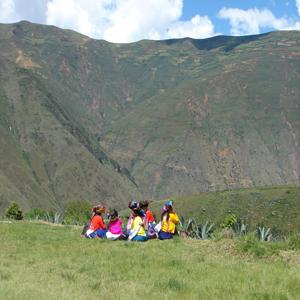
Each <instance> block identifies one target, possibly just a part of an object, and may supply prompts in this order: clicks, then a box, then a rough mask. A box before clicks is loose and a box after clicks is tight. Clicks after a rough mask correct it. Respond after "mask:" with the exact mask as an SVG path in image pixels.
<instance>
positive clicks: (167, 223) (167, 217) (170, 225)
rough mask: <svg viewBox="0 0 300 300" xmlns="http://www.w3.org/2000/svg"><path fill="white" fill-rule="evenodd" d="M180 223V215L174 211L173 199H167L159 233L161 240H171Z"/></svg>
mask: <svg viewBox="0 0 300 300" xmlns="http://www.w3.org/2000/svg"><path fill="white" fill-rule="evenodd" d="M178 223H179V217H178V215H177V214H176V213H175V212H174V211H173V201H172V200H170V201H167V202H166V203H165V205H164V207H163V212H162V215H161V229H160V231H159V233H158V238H159V239H160V240H169V239H172V238H173V235H174V234H175V229H176V225H177V224H178Z"/></svg>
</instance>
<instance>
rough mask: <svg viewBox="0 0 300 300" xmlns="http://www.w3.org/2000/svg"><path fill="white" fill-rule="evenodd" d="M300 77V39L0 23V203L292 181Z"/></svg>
mask: <svg viewBox="0 0 300 300" xmlns="http://www.w3.org/2000/svg"><path fill="white" fill-rule="evenodd" d="M299 71H300V33H299V32H277V33H270V34H265V35H259V36H249V37H224V36H220V37H214V38H211V39H207V40H193V39H180V40H168V41H141V42H138V43H132V44H111V43H107V42H105V41H100V40H92V39H90V38H88V37H85V36H82V35H80V34H77V33H75V32H72V31H66V30H61V29H58V28H56V27H52V26H42V25H35V24H31V23H28V22H20V23H18V24H12V25H0V79H1V80H0V109H1V120H0V130H1V137H0V138H1V147H0V151H1V158H0V160H1V165H0V176H1V179H2V180H1V183H0V184H1V187H0V188H1V199H0V201H1V205H0V209H1V207H4V206H6V205H7V203H8V201H9V200H10V199H11V198H15V199H19V198H21V199H23V200H22V201H23V203H26V205H27V207H31V206H34V205H36V204H41V205H44V206H50V207H51V206H52V207H53V206H61V205H62V204H63V203H64V202H66V201H70V200H74V198H76V199H91V200H93V201H94V200H96V199H99V200H103V201H105V202H106V203H107V204H109V203H112V202H113V203H114V204H115V203H118V204H119V206H122V203H123V205H124V203H125V202H127V201H128V199H129V198H130V197H131V196H135V197H139V192H138V191H140V192H141V193H142V194H143V195H144V196H147V197H161V196H165V195H167V194H172V195H180V194H191V193H196V192H199V191H210V190H220V189H225V188H228V187H229V188H235V187H250V186H256V185H277V184H297V183H299V167H300V165H299V164H300V160H299V159H300V153H299V142H300V141H299V136H300V132H299V129H300V126H299V125H300V124H299V122H300V119H299V112H300V107H299V105H300V103H299V96H300V85H299Z"/></svg>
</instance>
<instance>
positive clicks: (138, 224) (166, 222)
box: [82, 200, 179, 242]
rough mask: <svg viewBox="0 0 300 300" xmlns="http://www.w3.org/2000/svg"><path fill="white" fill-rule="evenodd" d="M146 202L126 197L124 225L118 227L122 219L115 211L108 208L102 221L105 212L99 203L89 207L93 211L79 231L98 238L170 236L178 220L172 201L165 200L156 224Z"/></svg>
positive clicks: (128, 238) (173, 232) (89, 236)
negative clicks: (126, 205)
mask: <svg viewBox="0 0 300 300" xmlns="http://www.w3.org/2000/svg"><path fill="white" fill-rule="evenodd" d="M148 206H149V202H148V201H142V202H136V201H130V202H129V204H128V207H129V208H130V210H131V214H130V216H129V218H128V222H127V225H126V228H124V229H123V227H122V220H121V218H120V217H119V216H118V212H117V211H116V210H115V209H112V210H110V211H109V212H108V214H107V219H108V221H107V222H106V223H107V224H105V222H104V221H103V217H102V214H104V213H105V207H104V206H103V205H97V206H95V207H93V215H92V217H91V219H90V221H89V223H88V224H87V225H86V226H85V227H84V229H83V233H82V235H83V236H84V237H86V238H90V239H94V238H102V239H108V240H129V241H140V242H144V241H147V240H148V239H153V238H158V239H160V240H168V239H172V238H173V235H174V234H175V231H176V225H177V224H178V223H179V218H178V215H177V214H176V213H175V212H174V211H173V201H171V200H169V201H167V202H165V204H164V206H163V209H162V214H161V219H160V222H159V223H157V224H156V222H155V219H154V216H153V214H152V212H151V211H150V210H149V209H148Z"/></svg>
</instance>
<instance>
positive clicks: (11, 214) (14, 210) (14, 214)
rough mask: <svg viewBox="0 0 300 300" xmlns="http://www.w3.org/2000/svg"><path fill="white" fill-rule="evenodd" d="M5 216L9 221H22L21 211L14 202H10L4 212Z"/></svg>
mask: <svg viewBox="0 0 300 300" xmlns="http://www.w3.org/2000/svg"><path fill="white" fill-rule="evenodd" d="M5 216H6V217H7V218H9V219H14V220H22V219H23V213H22V209H21V207H20V206H19V205H18V204H17V203H16V202H12V203H11V205H10V207H9V208H8V209H7V210H6V213H5Z"/></svg>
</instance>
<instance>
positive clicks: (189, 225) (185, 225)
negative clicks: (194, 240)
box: [179, 216, 197, 237]
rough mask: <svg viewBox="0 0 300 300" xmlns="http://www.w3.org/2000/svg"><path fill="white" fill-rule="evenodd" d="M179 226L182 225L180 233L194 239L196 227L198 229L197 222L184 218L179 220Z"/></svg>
mask: <svg viewBox="0 0 300 300" xmlns="http://www.w3.org/2000/svg"><path fill="white" fill-rule="evenodd" d="M179 224H180V233H183V235H185V236H189V237H193V236H194V235H195V234H194V231H195V227H196V225H197V224H196V221H195V220H194V219H192V218H188V219H187V220H185V219H184V217H183V216H181V217H180V218H179Z"/></svg>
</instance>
